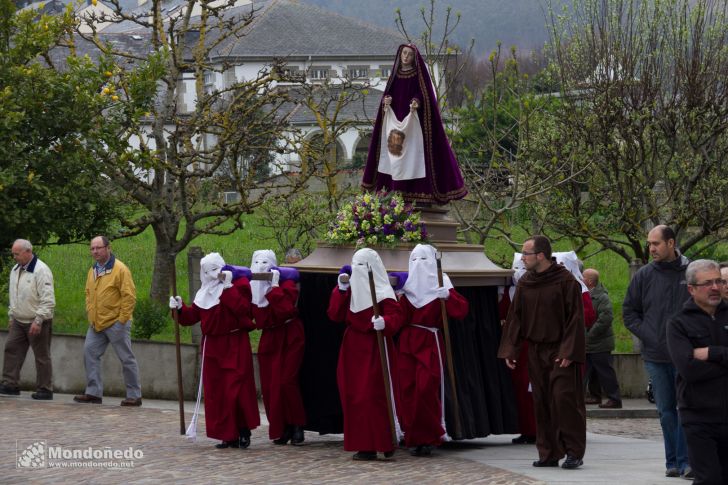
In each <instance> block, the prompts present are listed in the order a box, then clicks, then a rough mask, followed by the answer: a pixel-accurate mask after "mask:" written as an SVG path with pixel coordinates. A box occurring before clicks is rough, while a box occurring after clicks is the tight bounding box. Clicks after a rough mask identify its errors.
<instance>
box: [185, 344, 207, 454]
mask: <svg viewBox="0 0 728 485" xmlns="http://www.w3.org/2000/svg"><path fill="white" fill-rule="evenodd" d="M206 344H207V337H204V340H203V341H202V359H201V360H200V385H199V386H198V387H197V402H196V403H195V412H194V414H192V421H190V425H189V426H188V427H187V431H186V432H185V436H187V439H189V440H190V441H197V418H198V417H199V415H200V398H201V397H202V372H203V371H204V370H205V345H206Z"/></svg>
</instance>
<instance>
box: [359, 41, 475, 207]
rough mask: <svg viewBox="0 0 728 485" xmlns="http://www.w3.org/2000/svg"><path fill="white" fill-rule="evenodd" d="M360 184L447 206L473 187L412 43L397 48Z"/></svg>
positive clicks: (422, 61) (421, 60)
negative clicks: (467, 182) (467, 185)
mask: <svg viewBox="0 0 728 485" xmlns="http://www.w3.org/2000/svg"><path fill="white" fill-rule="evenodd" d="M361 185H362V187H363V188H365V189H367V190H380V189H385V190H387V191H390V190H396V191H399V192H401V193H402V195H403V197H404V198H405V200H408V201H419V202H434V203H437V204H447V203H448V202H449V201H451V200H455V199H460V198H462V197H464V196H465V195H466V194H467V193H468V191H467V189H466V188H465V184H464V182H463V176H462V173H461V172H460V167H458V162H457V159H456V158H455V154H454V153H453V151H452V148H451V147H450V142H449V141H448V139H447V136H446V135H445V128H444V126H443V125H442V120H441V118H440V109H439V108H438V106H437V98H436V97H435V93H434V89H433V86H432V80H431V79H430V73H429V72H428V71H427V65H426V64H425V62H424V60H423V59H422V56H421V55H420V53H419V51H418V50H417V48H416V47H415V46H414V45H413V44H403V45H401V46H399V49H398V50H397V57H396V58H395V60H394V66H393V67H392V73H391V75H390V76H389V80H388V81H387V86H386V88H385V89H384V94H383V96H382V103H381V104H380V106H379V110H378V112H377V119H376V121H375V124H374V131H373V132H372V141H371V144H370V145H369V153H368V155H367V164H366V167H365V168H364V176H363V177H362V182H361Z"/></svg>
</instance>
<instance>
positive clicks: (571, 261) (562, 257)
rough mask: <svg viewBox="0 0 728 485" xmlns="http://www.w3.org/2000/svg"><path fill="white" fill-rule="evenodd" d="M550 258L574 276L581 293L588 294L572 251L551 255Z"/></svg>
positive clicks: (577, 259)
mask: <svg viewBox="0 0 728 485" xmlns="http://www.w3.org/2000/svg"><path fill="white" fill-rule="evenodd" d="M551 256H553V257H554V258H556V262H557V263H558V264H561V265H563V266H564V267H565V268H566V269H568V270H569V272H570V273H571V274H573V275H574V278H576V281H578V282H579V284H580V285H581V292H582V293H588V292H589V288H587V287H586V283H584V276H583V275H582V274H581V270H580V269H579V257H578V256H577V255H576V253H575V252H574V251H565V252H560V253H552V254H551Z"/></svg>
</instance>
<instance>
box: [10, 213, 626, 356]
mask: <svg viewBox="0 0 728 485" xmlns="http://www.w3.org/2000/svg"><path fill="white" fill-rule="evenodd" d="M246 222H247V226H246V228H245V229H243V230H239V231H237V232H236V233H234V234H232V235H230V236H224V237H221V236H208V235H206V236H201V237H199V238H197V239H195V240H194V241H193V243H192V245H193V246H199V247H201V248H202V251H203V252H204V253H209V252H215V251H216V252H219V253H220V254H221V255H222V257H223V258H224V259H225V261H226V262H228V263H231V264H239V265H244V266H248V265H249V264H250V259H251V257H252V254H253V251H254V250H256V249H262V248H269V247H275V244H274V242H273V241H272V240H271V239H270V237H269V233H268V232H267V231H266V230H264V229H262V228H261V227H260V226H259V225H258V224H257V221H256V219H255V216H250V217H249V219H248V221H246ZM521 236H522V239H523V238H525V234H523V235H521ZM112 249H113V252H114V254H115V255H116V256H117V257H118V258H119V259H120V260H121V261H123V262H124V263H125V264H126V265H127V266H128V267H129V269H130V270H131V272H132V275H133V277H134V282H135V284H136V287H137V298H138V299H144V298H148V297H149V289H150V286H151V281H152V268H153V260H154V236H153V234H152V232H151V230H147V231H145V232H144V233H142V234H140V235H138V236H135V237H132V238H128V239H119V240H116V241H112ZM188 249H189V248H187V249H186V250H184V251H183V252H182V253H180V254H179V255H178V256H177V292H178V293H179V294H180V295H181V296H182V298H183V299H184V300H185V302H189V301H190V295H189V294H188V284H187V252H188ZM570 249H572V248H570V247H568V243H559V244H555V246H554V250H555V251H566V250H570ZM593 249H594V248H588V249H587V251H586V252H587V253H590V252H593ZM36 252H37V254H38V256H39V257H40V258H41V259H42V260H43V261H45V262H46V263H47V264H48V266H49V267H50V268H51V270H52V271H53V276H54V281H55V289H56V316H55V320H54V323H53V325H54V332H56V333H70V334H85V333H86V329H87V326H88V323H87V321H86V312H85V304H84V285H85V282H86V274H87V272H88V269H89V268H90V267H91V264H92V263H93V260H92V259H91V255H90V253H89V250H88V244H87V243H84V244H69V245H64V246H49V247H45V248H36ZM486 253H487V255H488V257H489V258H490V259H491V260H493V261H496V262H504V261H505V262H507V263H506V264H505V266H506V267H508V266H510V262H511V260H512V258H513V250H512V249H511V248H510V246H509V245H508V244H507V243H506V242H505V241H501V240H493V241H489V242H488V243H486ZM282 257H283V255H282V254H278V258H279V260H282ZM585 265H586V267H592V268H596V269H597V270H598V271H599V273H600V274H601V281H602V283H603V284H604V286H605V287H606V288H607V290H608V291H609V296H610V298H611V300H612V305H613V306H614V316H615V325H614V329H615V334H616V337H617V349H616V350H617V351H618V352H630V351H631V350H632V339H631V334H630V333H629V331H627V329H625V328H624V325H623V324H622V301H623V300H624V295H625V293H626V291H627V285H628V284H629V268H628V265H627V263H626V261H624V259H622V258H620V257H618V256H615V255H613V254H611V253H599V254H596V255H595V256H593V257H591V258H589V259H588V260H586V261H585ZM0 311H2V312H5V314H7V305H6V304H5V303H0ZM6 320H7V319H0V328H6V327H7V321H6ZM181 339H182V342H190V341H191V331H190V329H189V327H182V328H181ZM258 339H259V332H253V333H251V341H252V342H253V345H254V347H257V341H258ZM151 340H154V341H166V342H169V341H174V327H173V325H172V324H171V323H170V324H169V325H168V326H166V327H165V328H164V330H163V331H162V332H161V333H159V334H157V335H155V336H153V337H152V338H151Z"/></svg>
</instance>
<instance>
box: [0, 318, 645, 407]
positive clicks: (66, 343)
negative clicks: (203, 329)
mask: <svg viewBox="0 0 728 485" xmlns="http://www.w3.org/2000/svg"><path fill="white" fill-rule="evenodd" d="M7 335H8V333H7V330H0V348H2V349H5V340H6V339H7ZM83 342H84V337H83V336H79V335H53V339H52V343H51V358H52V359H53V386H54V390H55V392H59V393H67V394H81V393H83V392H84V389H85V387H86V373H85V370H84V365H83ZM197 348H198V347H197V345H192V344H182V348H181V350H182V376H183V383H182V384H183V387H184V393H185V399H187V400H193V399H195V398H196V396H197V382H198V381H197V375H198V373H199V370H200V368H199V360H198V356H197ZM132 349H133V350H134V353H135V355H136V357H137V361H138V363H139V372H140V375H141V381H142V396H144V397H148V398H151V399H170V400H175V399H177V364H176V357H175V349H174V344H171V343H164V342H150V341H148V340H134V341H133V342H132ZM102 363H103V370H102V375H103V378H104V395H105V396H123V395H124V380H123V378H122V374H121V365H120V364H119V359H118V358H117V357H116V354H115V353H114V350H113V348H112V347H111V346H109V347H108V349H107V350H106V353H105V354H104V357H103V358H102ZM253 363H254V365H255V383H256V388H257V389H258V394H260V378H259V373H258V362H257V359H253ZM614 367H615V370H616V372H617V377H618V378H619V382H620V387H621V390H622V396H623V397H644V395H645V388H646V387H647V376H646V374H645V370H644V366H643V365H642V359H641V357H640V355H639V354H614ZM20 387H21V389H23V390H34V389H35V361H34V359H33V351H32V350H31V349H29V350H28V355H27V357H26V359H25V364H24V365H23V370H22V372H21V374H20Z"/></svg>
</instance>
